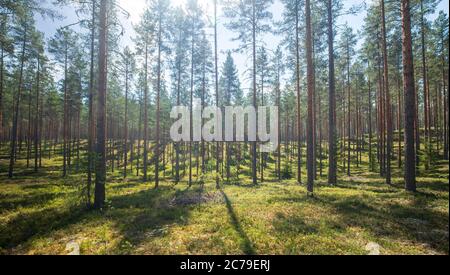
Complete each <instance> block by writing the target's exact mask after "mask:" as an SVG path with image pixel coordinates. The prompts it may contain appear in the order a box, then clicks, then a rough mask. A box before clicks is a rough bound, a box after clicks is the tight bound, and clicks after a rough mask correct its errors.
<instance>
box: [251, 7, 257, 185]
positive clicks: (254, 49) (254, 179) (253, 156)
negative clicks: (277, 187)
mask: <svg viewBox="0 0 450 275" xmlns="http://www.w3.org/2000/svg"><path fill="white" fill-rule="evenodd" d="M252 51H253V72H252V74H253V107H254V108H255V109H256V106H257V102H256V1H255V0H252ZM256 121H258V115H256ZM256 145H257V142H256V141H254V142H252V179H253V184H254V185H256V184H258V178H257V171H256V169H257V167H256V158H257V152H256Z"/></svg>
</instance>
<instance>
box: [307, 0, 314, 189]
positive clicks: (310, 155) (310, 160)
mask: <svg viewBox="0 0 450 275" xmlns="http://www.w3.org/2000/svg"><path fill="white" fill-rule="evenodd" d="M305 6H306V7H305V10H306V11H305V13H306V61H307V82H308V127H307V146H308V147H307V165H308V186H307V187H308V193H310V194H312V193H313V192H314V178H315V175H314V162H315V159H314V106H313V104H314V68H313V66H314V65H313V58H312V51H313V50H312V33H311V7H310V0H306V2H305Z"/></svg>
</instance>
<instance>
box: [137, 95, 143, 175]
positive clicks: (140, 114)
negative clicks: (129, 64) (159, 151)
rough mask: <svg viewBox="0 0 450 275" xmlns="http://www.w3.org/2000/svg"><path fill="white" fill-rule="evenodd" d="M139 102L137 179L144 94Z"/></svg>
mask: <svg viewBox="0 0 450 275" xmlns="http://www.w3.org/2000/svg"><path fill="white" fill-rule="evenodd" d="M140 97H141V98H140V101H139V121H138V137H137V159H136V177H139V169H140V168H141V167H140V165H139V163H140V161H141V137H142V92H141V96H140Z"/></svg>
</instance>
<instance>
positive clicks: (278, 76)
mask: <svg viewBox="0 0 450 275" xmlns="http://www.w3.org/2000/svg"><path fill="white" fill-rule="evenodd" d="M277 67H278V70H277V87H276V89H277V90H276V91H277V106H278V143H279V144H278V148H277V176H278V180H279V181H281V113H280V108H281V88H280V66H277ZM238 152H240V150H238ZM238 174H239V173H238Z"/></svg>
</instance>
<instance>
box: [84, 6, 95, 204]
mask: <svg viewBox="0 0 450 275" xmlns="http://www.w3.org/2000/svg"><path fill="white" fill-rule="evenodd" d="M95 6H96V0H92V20H91V61H90V62H91V63H90V72H89V103H88V104H89V123H88V167H87V170H88V171H87V172H88V175H87V178H88V182H87V190H86V191H87V200H88V202H87V203H88V206H89V207H90V206H91V187H92V170H93V169H94V151H95V138H94V133H95V119H94V51H95Z"/></svg>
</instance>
